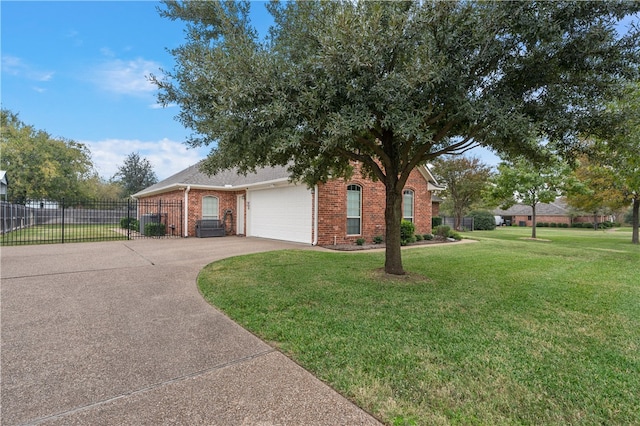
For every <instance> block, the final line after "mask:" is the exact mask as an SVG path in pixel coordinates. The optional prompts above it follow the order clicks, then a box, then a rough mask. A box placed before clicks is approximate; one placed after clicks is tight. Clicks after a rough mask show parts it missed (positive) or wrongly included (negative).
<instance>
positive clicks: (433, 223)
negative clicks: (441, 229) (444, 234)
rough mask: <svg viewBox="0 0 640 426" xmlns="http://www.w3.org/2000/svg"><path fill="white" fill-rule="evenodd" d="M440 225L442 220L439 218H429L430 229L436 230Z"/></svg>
mask: <svg viewBox="0 0 640 426" xmlns="http://www.w3.org/2000/svg"><path fill="white" fill-rule="evenodd" d="M440 225H442V218H441V217H439V216H436V217H432V218H431V229H436V228H437V227H438V226H440Z"/></svg>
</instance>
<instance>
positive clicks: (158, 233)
mask: <svg viewBox="0 0 640 426" xmlns="http://www.w3.org/2000/svg"><path fill="white" fill-rule="evenodd" d="M166 233H167V227H166V226H165V224H164V223H153V222H152V223H147V224H145V225H144V235H146V236H148V237H162V236H163V235H165V234H166Z"/></svg>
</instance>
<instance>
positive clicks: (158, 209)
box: [0, 200, 183, 246]
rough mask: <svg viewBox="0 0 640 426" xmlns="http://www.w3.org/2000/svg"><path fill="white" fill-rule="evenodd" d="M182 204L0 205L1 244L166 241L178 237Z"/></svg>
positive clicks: (82, 202)
mask: <svg viewBox="0 0 640 426" xmlns="http://www.w3.org/2000/svg"><path fill="white" fill-rule="evenodd" d="M182 224H183V209H182V202H181V201H174V200H171V201H139V200H62V201H49V200H35V201H28V202H26V203H23V204H14V203H8V202H2V203H1V205H0V244H1V245H3V246H8V245H23V244H55V243H70V242H82V241H108V240H130V239H135V238H151V237H153V238H170V237H180V236H182V235H183V229H182Z"/></svg>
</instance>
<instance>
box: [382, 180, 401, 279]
mask: <svg viewBox="0 0 640 426" xmlns="http://www.w3.org/2000/svg"><path fill="white" fill-rule="evenodd" d="M385 187H386V188H385V192H386V206H385V209H384V221H385V227H386V246H385V260H384V271H385V272H386V273H387V274H393V275H404V273H405V272H404V269H403V268H402V251H401V245H400V223H401V222H402V190H400V191H396V184H395V182H394V183H390V182H387V183H386V185H385Z"/></svg>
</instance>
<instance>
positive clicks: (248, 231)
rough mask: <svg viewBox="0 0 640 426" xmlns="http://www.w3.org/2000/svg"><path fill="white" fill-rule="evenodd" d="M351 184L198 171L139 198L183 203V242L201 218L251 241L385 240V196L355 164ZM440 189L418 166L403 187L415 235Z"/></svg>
mask: <svg viewBox="0 0 640 426" xmlns="http://www.w3.org/2000/svg"><path fill="white" fill-rule="evenodd" d="M354 166H355V170H354V174H353V176H352V177H351V179H349V180H344V179H334V180H330V181H328V182H327V183H324V184H323V183H318V184H317V185H315V186H314V187H313V188H311V189H309V188H307V187H306V186H305V185H304V184H295V183H292V182H290V181H289V173H288V172H287V170H286V168H285V167H269V168H263V169H258V170H257V171H256V173H251V174H248V175H246V176H243V175H242V174H238V173H236V172H235V171H233V170H226V171H223V172H221V173H218V174H216V175H213V176H207V175H206V174H205V173H203V172H201V171H200V169H199V167H198V164H196V165H193V166H191V167H189V168H187V169H185V170H182V171H181V172H178V173H176V174H175V175H173V176H170V177H168V178H167V179H165V180H163V181H161V182H158V183H156V184H155V185H152V186H150V187H148V188H146V189H144V190H142V191H140V192H138V193H136V194H134V195H133V197H134V198H136V199H139V200H145V201H151V202H159V201H162V202H175V201H182V202H183V206H184V213H183V215H182V216H183V220H184V224H183V226H182V227H181V228H182V229H183V230H184V236H185V237H190V236H195V235H196V230H195V229H196V222H197V221H198V220H200V219H218V220H221V221H223V222H224V227H225V233H226V235H247V236H254V237H263V238H272V239H278V240H285V241H295V242H301V243H308V244H318V245H331V244H350V243H354V242H355V241H356V240H357V239H358V238H364V239H365V240H366V241H367V242H371V241H372V240H373V237H375V236H378V235H381V236H384V234H385V224H384V207H385V190H384V185H383V184H382V183H381V182H373V181H371V180H369V179H367V178H364V177H363V176H362V174H361V173H360V167H359V166H358V165H357V164H354ZM440 189H442V188H441V187H440V186H439V185H438V183H437V181H436V180H435V178H434V177H433V175H432V174H431V172H430V171H429V169H428V168H427V167H426V166H420V167H418V168H416V169H415V170H414V171H413V172H412V173H411V175H410V177H409V179H408V181H407V184H406V185H405V188H404V196H403V214H404V217H405V218H406V219H407V220H411V221H412V222H414V223H415V225H416V232H418V233H428V232H431V213H432V212H431V209H432V200H431V197H432V193H433V191H436V190H440Z"/></svg>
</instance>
